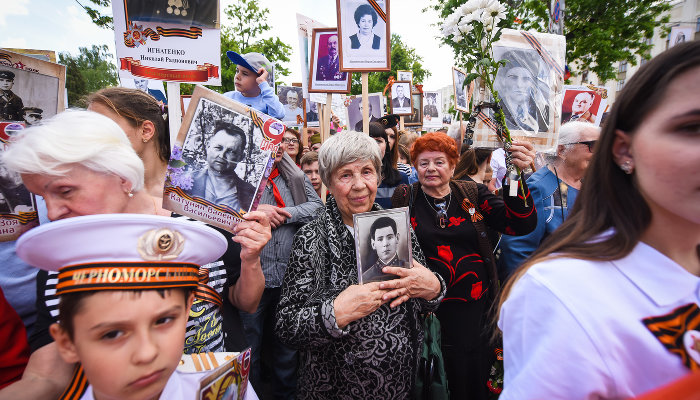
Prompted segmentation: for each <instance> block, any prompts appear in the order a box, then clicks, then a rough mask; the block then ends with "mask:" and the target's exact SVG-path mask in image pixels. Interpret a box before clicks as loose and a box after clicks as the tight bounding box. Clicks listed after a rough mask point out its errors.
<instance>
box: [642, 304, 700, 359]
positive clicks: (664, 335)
mask: <svg viewBox="0 0 700 400" xmlns="http://www.w3.org/2000/svg"><path fill="white" fill-rule="evenodd" d="M642 322H643V323H644V325H645V326H646V327H647V329H649V330H650V331H651V333H653V334H654V336H656V338H657V339H658V340H659V341H660V342H661V344H662V345H663V346H664V347H665V348H666V350H668V351H670V352H671V353H673V354H675V355H677V356H679V357H680V358H681V360H682V361H683V365H685V366H686V367H688V368H689V369H690V370H691V371H697V370H700V364H698V363H697V362H696V361H695V360H693V359H692V358H691V357H690V355H689V354H688V351H687V350H686V348H685V345H684V343H683V339H684V335H685V333H686V332H687V331H690V330H700V308H698V305H697V304H695V303H690V304H686V305H684V306H681V307H678V308H676V309H675V310H673V311H671V312H670V313H668V314H666V315H661V316H658V317H648V318H644V319H642Z"/></svg>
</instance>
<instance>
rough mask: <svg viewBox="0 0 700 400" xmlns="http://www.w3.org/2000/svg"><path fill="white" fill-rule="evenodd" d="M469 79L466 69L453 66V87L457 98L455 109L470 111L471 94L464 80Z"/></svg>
mask: <svg viewBox="0 0 700 400" xmlns="http://www.w3.org/2000/svg"><path fill="white" fill-rule="evenodd" d="M466 79H467V74H465V73H464V71H462V70H460V69H457V68H455V67H452V89H453V93H454V99H455V106H454V107H455V110H457V111H462V112H469V96H468V94H467V91H468V89H467V87H466V85H465V84H464V81H465V80H466Z"/></svg>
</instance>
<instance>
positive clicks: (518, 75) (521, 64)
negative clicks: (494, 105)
mask: <svg viewBox="0 0 700 400" xmlns="http://www.w3.org/2000/svg"><path fill="white" fill-rule="evenodd" d="M538 57H539V56H538V55H537V53H535V52H534V50H533V51H524V50H510V51H507V52H506V53H504V54H503V56H502V57H501V59H505V60H507V62H506V65H505V66H503V67H501V69H499V70H498V75H497V76H496V81H495V86H496V90H498V93H499V95H500V97H501V106H502V107H503V113H504V114H505V117H506V125H507V126H508V129H510V130H523V131H528V132H547V131H549V122H548V121H549V112H550V111H549V105H548V104H547V101H546V99H544V96H542V94H541V92H540V88H539V87H538V83H537V77H538V75H539V70H540V64H539V60H538Z"/></svg>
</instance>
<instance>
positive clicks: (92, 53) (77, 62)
mask: <svg viewBox="0 0 700 400" xmlns="http://www.w3.org/2000/svg"><path fill="white" fill-rule="evenodd" d="M113 58H114V57H113V56H112V53H111V52H110V51H109V48H108V47H107V45H106V44H103V45H102V46H97V45H93V46H92V47H91V48H87V47H81V48H80V49H79V54H78V55H77V56H75V57H74V56H72V55H70V54H69V53H59V54H58V62H59V63H61V64H63V65H65V66H66V86H67V87H68V104H69V105H70V106H78V107H84V106H85V104H84V101H83V100H84V99H82V97H84V96H85V95H86V94H88V93H92V92H95V91H97V90H99V89H102V88H105V87H109V86H116V85H117V84H119V81H118V80H117V66H116V65H115V64H114V62H113Z"/></svg>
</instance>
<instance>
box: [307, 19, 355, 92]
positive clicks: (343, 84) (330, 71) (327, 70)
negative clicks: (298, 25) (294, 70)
mask: <svg viewBox="0 0 700 400" xmlns="http://www.w3.org/2000/svg"><path fill="white" fill-rule="evenodd" d="M311 56H312V59H311V63H310V64H311V74H310V76H309V92H310V93H333V92H337V93H349V92H350V75H351V74H350V73H349V72H342V71H341V70H340V53H339V47H338V30H337V29H335V28H321V29H314V30H313V42H312V44H311Z"/></svg>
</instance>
